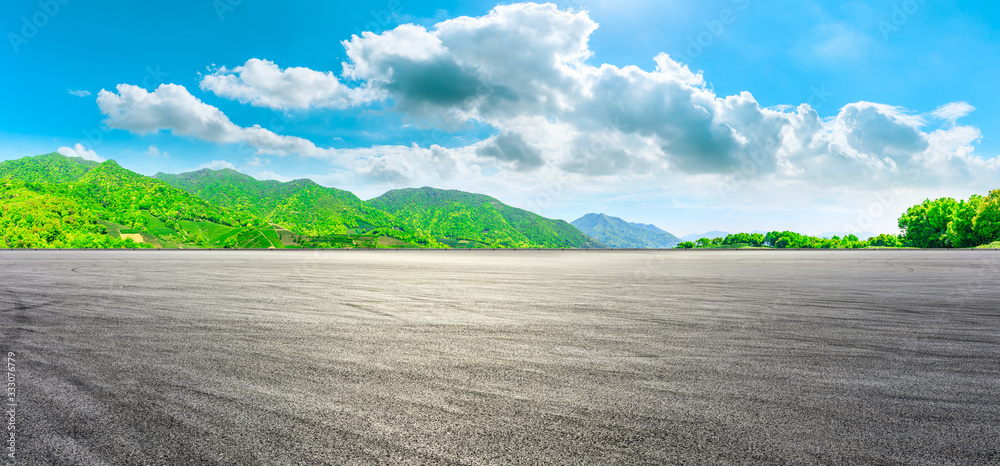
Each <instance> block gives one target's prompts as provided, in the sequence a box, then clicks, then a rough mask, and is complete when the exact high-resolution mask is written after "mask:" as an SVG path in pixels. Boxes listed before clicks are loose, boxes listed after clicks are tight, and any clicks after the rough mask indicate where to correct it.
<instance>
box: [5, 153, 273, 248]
mask: <svg viewBox="0 0 1000 466" xmlns="http://www.w3.org/2000/svg"><path fill="white" fill-rule="evenodd" d="M0 178H5V179H8V180H14V181H18V182H22V183H23V184H22V185H21V186H23V187H24V188H25V189H28V190H30V191H32V192H34V193H36V194H38V195H42V196H43V198H45V199H50V200H53V202H56V200H58V202H61V203H67V205H72V206H74V209H75V211H77V212H81V215H84V216H85V217H86V218H88V219H90V218H93V219H96V220H97V221H98V222H99V223H100V225H101V227H102V228H101V229H102V231H103V232H104V233H105V234H106V235H108V236H110V237H111V238H113V239H131V240H132V241H134V242H137V243H142V244H146V245H149V246H153V247H165V248H198V247H225V246H230V247H245V248H268V247H272V246H274V247H282V242H281V241H280V238H279V236H278V235H277V234H276V232H275V231H274V230H275V229H274V228H273V227H270V226H267V224H266V222H263V221H262V220H260V219H258V218H255V217H252V216H245V215H240V214H237V213H235V212H233V211H230V210H227V209H225V208H222V207H219V206H216V205H214V204H212V203H209V202H207V201H205V200H204V199H201V198H198V197H196V196H192V195H190V194H188V193H186V192H184V191H182V190H180V189H177V188H174V187H172V186H170V185H168V184H166V183H164V182H162V181H159V180H155V179H153V178H150V177H148V176H144V175H140V174H138V173H135V172H132V171H130V170H126V169H124V168H122V167H120V166H119V165H118V164H117V163H115V162H114V161H112V160H109V161H106V162H103V163H100V164H98V163H94V162H87V161H84V160H82V159H79V158H75V157H65V156H62V155H59V154H46V155H43V156H38V157H25V158H22V159H18V160H11V161H7V162H3V163H0ZM6 233H7V231H6V230H5V231H4V234H6ZM62 244H63V245H62V246H59V247H75V246H68V245H66V243H65V242H63V243H62ZM81 247H83V246H81Z"/></svg>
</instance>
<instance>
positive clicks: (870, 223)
mask: <svg viewBox="0 0 1000 466" xmlns="http://www.w3.org/2000/svg"><path fill="white" fill-rule="evenodd" d="M316 3H318V2H305V1H288V2H266V1H254V0H243V1H239V0H214V1H213V0H204V1H178V2H106V3H104V4H102V5H101V6H96V5H94V4H92V3H86V2H75V1H72V0H42V1H41V2H27V1H25V2H6V3H4V4H3V5H2V6H0V11H2V15H0V18H2V20H0V28H2V31H3V32H4V33H5V37H6V39H7V43H6V44H4V45H3V46H0V66H2V69H3V70H4V72H3V73H0V101H2V102H3V107H4V109H5V110H6V111H5V112H3V113H2V114H0V160H2V159H13V158H19V157H23V156H29V155H36V154H39V153H45V152H53V151H57V150H58V151H59V152H62V153H64V154H67V155H80V156H85V157H88V158H92V159H97V160H102V159H114V160H116V161H117V162H118V163H120V164H121V165H122V166H124V167H126V168H129V169H132V170H135V171H137V172H140V173H144V174H148V175H152V174H155V173H156V172H160V171H162V172H168V173H178V172H182V171H189V170H194V169H199V168H234V169H236V170H239V171H241V172H244V173H247V174H249V175H252V176H255V177H257V178H260V179H276V180H290V179H295V178H303V177H308V178H312V179H313V180H315V181H317V182H319V183H320V184H323V185H326V186H333V187H338V188H342V189H348V190H351V191H353V192H355V193H357V194H358V195H359V196H361V197H362V198H366V199H367V198H370V197H374V196H377V195H379V194H381V193H382V192H385V191H386V190H389V189H394V188H402V187H419V186H434V187H438V188H448V189H461V190H466V191H472V192H479V193H484V194H489V195H492V196H494V197H497V198H498V199H500V200H502V201H504V202H506V203H508V204H511V205H514V206H517V207H521V208H527V209H530V210H533V211H535V212H538V213H540V214H542V215H545V216H548V217H554V218H563V219H566V220H569V221H571V220H573V219H575V218H577V217H579V216H581V215H583V214H585V213H588V212H603V213H607V214H609V215H614V216H618V217H622V218H625V219H626V220H629V221H633V222H643V223H653V224H656V225H658V226H660V227H662V228H664V229H666V230H668V231H671V232H673V233H675V234H678V235H683V234H687V233H692V232H703V231H707V230H727V231H750V230H773V229H791V230H797V231H802V232H805V233H812V234H817V233H820V232H824V231H830V230H835V231H847V230H852V229H856V230H870V231H876V232H890V233H895V232H896V231H897V228H896V225H895V224H896V219H897V218H898V217H899V215H900V213H902V211H904V210H905V209H906V207H908V206H909V205H911V204H913V203H915V202H919V201H920V200H922V199H924V198H927V197H932V198H935V197H942V196H953V197H968V195H970V194H972V193H985V192H987V191H989V190H990V189H997V188H1000V158H998V156H1000V139H998V136H1000V135H998V130H1000V97H998V95H1000V94H998V93H997V92H996V87H997V83H1000V5H998V4H997V3H995V2H972V1H934V2H931V1H927V0H904V1H899V0H896V1H875V0H871V1H853V2H832V1H831V2H816V1H803V2H780V1H765V0H714V1H704V2H687V1H683V2H682V1H653V0H619V1H615V2H611V1H604V0H566V1H562V2H559V3H554V4H536V3H508V4H500V5H498V4H496V3H495V2H483V1H471V2H470V1H465V2H457V1H436V2H418V1H412V0H389V1H376V2H360V1H359V2H328V3H323V4H316Z"/></svg>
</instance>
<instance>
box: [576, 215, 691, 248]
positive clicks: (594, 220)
mask: <svg viewBox="0 0 1000 466" xmlns="http://www.w3.org/2000/svg"><path fill="white" fill-rule="evenodd" d="M573 226H575V227H577V228H579V229H580V231H582V232H584V233H586V234H587V235H590V236H591V237H593V238H594V239H596V240H598V241H600V242H602V243H604V244H606V245H608V246H610V247H612V248H637V249H666V248H672V247H674V246H676V245H677V244H678V243H680V239H679V238H677V237H676V236H674V235H672V234H670V233H668V232H666V231H663V230H661V229H659V228H657V227H655V226H653V225H645V224H637V223H629V222H626V221H624V220H622V219H620V218H617V217H611V216H608V215H604V214H587V215H584V216H583V217H580V218H578V219H576V220H574V221H573Z"/></svg>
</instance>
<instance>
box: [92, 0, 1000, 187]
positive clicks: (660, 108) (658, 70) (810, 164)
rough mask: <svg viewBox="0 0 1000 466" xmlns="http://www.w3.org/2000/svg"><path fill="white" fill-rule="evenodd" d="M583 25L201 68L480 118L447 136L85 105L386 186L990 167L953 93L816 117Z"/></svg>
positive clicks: (454, 30) (275, 95)
mask: <svg viewBox="0 0 1000 466" xmlns="http://www.w3.org/2000/svg"><path fill="white" fill-rule="evenodd" d="M597 27H598V25H597V24H596V23H595V22H594V21H593V20H592V19H591V18H590V17H589V15H588V13H587V12H586V11H564V10H560V9H559V8H558V7H557V6H555V5H553V4H544V5H540V4H535V3H517V4H508V5H499V6H497V7H495V8H494V9H493V10H492V11H490V12H489V14H487V15H484V16H480V17H460V18H455V19H450V20H446V21H441V22H438V23H437V24H434V25H433V26H428V27H425V26H419V25H412V24H406V25H401V26H398V27H396V28H394V29H391V30H387V31H384V32H381V33H378V34H376V33H372V32H364V33H362V34H361V35H355V36H352V37H351V38H350V39H349V40H345V41H344V42H343V43H342V44H343V46H344V47H345V49H346V52H347V57H348V59H347V61H346V62H345V63H344V64H343V75H342V76H341V77H340V78H338V77H337V76H335V75H334V74H333V73H329V72H319V71H313V70H309V69H306V68H286V69H281V68H280V67H279V66H278V65H277V64H275V63H272V62H269V61H266V60H260V59H252V60H249V61H247V62H246V63H245V64H244V65H242V66H240V67H237V68H233V69H226V68H220V69H218V70H216V71H215V72H213V73H212V74H210V75H208V76H205V77H204V79H203V80H202V82H201V88H202V89H204V90H206V91H211V92H213V93H215V94H216V95H218V96H221V97H226V98H230V99H235V100H238V101H241V102H244V103H247V104H250V105H254V106H259V107H267V108H272V109H283V110H288V109H310V108H343V107H349V106H356V105H362V104H369V103H371V102H382V103H384V105H386V106H389V107H390V108H392V109H395V110H396V111H399V112H401V113H402V114H403V115H404V116H405V117H407V118H409V119H411V120H413V121H411V122H415V123H416V124H418V125H421V124H429V125H434V126H439V127H440V126H444V127H455V126H461V125H462V124H465V123H468V122H474V123H476V124H479V125H483V126H488V127H491V128H493V129H494V134H493V136H491V137H489V138H487V139H485V140H482V141H479V142H476V143H473V144H471V145H469V146H467V147H461V148H442V147H440V146H432V147H430V148H426V147H424V148H422V147H417V146H416V145H411V146H378V147H370V148H357V149H339V150H333V149H322V148H318V147H316V146H315V145H314V144H313V143H312V142H310V141H307V140H305V139H302V138H297V137H290V136H282V135H278V134H275V133H273V132H271V131H269V130H267V129H264V128H262V127H260V126H253V127H250V128H243V127H239V126H237V125H235V124H233V123H232V122H231V121H230V120H229V119H228V118H227V117H226V116H225V115H224V114H223V113H222V112H221V111H219V109H217V108H216V107H213V106H210V105H208V104H205V103H203V102H202V101H201V100H199V99H197V98H196V97H194V96H192V95H191V94H190V93H189V92H187V90H186V89H185V88H183V87H181V86H177V85H172V84H165V85H162V86H160V87H159V88H157V89H156V90H155V91H153V92H148V91H145V90H143V89H140V88H138V87H135V86H129V85H120V86H118V89H117V90H118V92H117V93H113V92H108V91H101V93H100V94H99V95H98V104H99V105H100V107H101V111H102V112H103V113H104V114H105V115H106V116H107V119H106V123H107V124H108V126H110V127H113V128H122V129H127V130H129V131H132V132H135V133H138V134H146V133H153V132H158V131H163V130H169V131H171V132H173V133H174V134H177V135H181V136H189V137H195V138H199V139H203V140H206V141H211V142H216V143H220V144H246V145H249V146H250V147H253V148H255V149H256V151H257V155H264V154H276V155H286V154H299V155H303V156H309V157H321V158H326V159H330V160H334V161H337V162H338V163H339V164H340V166H341V167H345V168H346V169H347V170H350V172H351V173H352V174H355V175H361V178H363V179H365V180H369V181H372V182H377V183H389V184H391V183H396V184H408V183H418V182H433V181H435V180H438V181H441V180H450V179H471V178H468V177H470V176H484V175H482V174H483V173H488V174H489V175H485V176H488V177H490V178H491V179H493V180H502V181H504V182H521V183H531V182H533V180H535V181H537V179H539V178H538V177H541V176H547V177H550V178H551V177H554V176H559V175H560V174H564V173H571V174H573V176H602V177H609V176H610V177H617V178H620V179H632V180H634V179H646V180H655V181H653V182H659V183H661V184H662V185H670V186H677V189H679V190H682V189H686V190H688V191H691V190H693V189H702V188H701V186H702V185H705V184H710V183H723V184H725V183H729V185H730V186H736V185H740V186H742V185H744V184H753V183H759V185H760V186H785V187H788V186H795V183H799V185H798V186H804V185H808V186H816V187H819V186H838V187H842V188H854V187H863V185H864V184H865V183H868V184H869V186H870V185H871V183H872V182H873V181H874V182H878V183H883V182H889V181H892V180H907V181H910V180H912V176H911V175H909V174H908V173H924V174H925V175H924V176H922V177H920V182H922V183H942V182H945V181H946V180H945V178H943V176H944V175H941V176H937V175H934V176H931V175H930V173H939V174H947V176H950V177H951V178H949V180H951V181H950V182H953V183H962V182H964V181H965V180H968V179H971V178H972V177H976V176H979V177H981V178H982V177H983V174H984V173H995V171H996V170H997V166H998V165H1000V162H997V161H996V159H994V160H992V161H988V160H984V159H982V158H981V157H978V156H977V155H975V153H974V144H975V143H976V142H977V141H978V140H979V139H980V138H981V135H980V133H979V131H978V130H977V129H976V128H972V127H968V126H962V125H960V124H959V123H958V120H959V119H961V118H962V117H964V116H966V115H967V114H969V113H970V112H972V111H973V110H974V108H973V107H972V106H971V105H969V104H967V103H965V102H956V103H950V104H946V105H943V106H941V107H940V108H938V109H936V110H934V111H932V112H929V113H924V114H920V113H914V112H911V111H908V110H906V109H902V108H899V107H894V106H891V105H885V104H879V103H871V102H857V103H852V104H849V105H846V106H844V107H843V108H841V109H840V110H839V111H838V113H837V114H836V115H835V116H832V117H829V118H823V117H821V116H820V115H819V113H818V112H817V111H816V109H814V108H812V107H811V106H810V105H808V104H800V105H786V106H778V107H771V108H762V107H761V106H760V104H759V103H758V102H757V100H756V99H755V98H754V96H753V95H752V94H751V93H749V92H741V93H739V94H736V95H729V96H724V95H718V94H717V93H716V92H715V91H714V89H712V87H711V86H710V85H708V84H707V82H706V80H705V78H704V77H703V76H702V73H701V72H699V71H696V70H691V69H690V68H689V67H688V65H686V64H684V63H681V62H679V61H677V60H675V59H674V58H672V57H670V56H668V55H667V54H660V55H658V56H656V57H653V59H652V61H651V63H650V64H649V65H650V67H649V68H642V67H639V66H614V65H610V64H597V63H593V58H594V57H593V52H592V50H591V49H590V46H589V39H590V36H591V34H593V33H594V31H595V30H596V29H597ZM821 32H822V31H821ZM849 32H850V31H847V32H845V31H840V30H831V31H826V32H825V33H824V34H823V35H822V37H823V38H825V39H824V40H823V41H821V42H819V45H818V47H820V49H822V50H819V51H814V52H815V53H820V52H822V53H821V54H825V55H824V56H826V57H827V58H831V57H833V58H836V57H840V58H843V56H842V55H843V54H842V53H841V52H843V50H845V49H850V48H851V47H853V46H854V45H856V44H857V43H858V41H861V40H863V39H864V38H863V37H856V36H852V35H851V34H850V33H849ZM650 68H651V69H650ZM345 83H351V84H350V85H347V84H345ZM942 122H943V125H941V123H942ZM935 125H938V126H943V127H935ZM788 189H795V188H788Z"/></svg>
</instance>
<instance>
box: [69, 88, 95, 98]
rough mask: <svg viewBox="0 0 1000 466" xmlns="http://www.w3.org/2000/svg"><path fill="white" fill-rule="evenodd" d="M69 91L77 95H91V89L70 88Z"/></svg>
mask: <svg viewBox="0 0 1000 466" xmlns="http://www.w3.org/2000/svg"><path fill="white" fill-rule="evenodd" d="M69 93H70V94H72V95H75V96H77V97H89V96H90V95H91V94H90V91H81V90H77V89H70V90H69Z"/></svg>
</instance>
